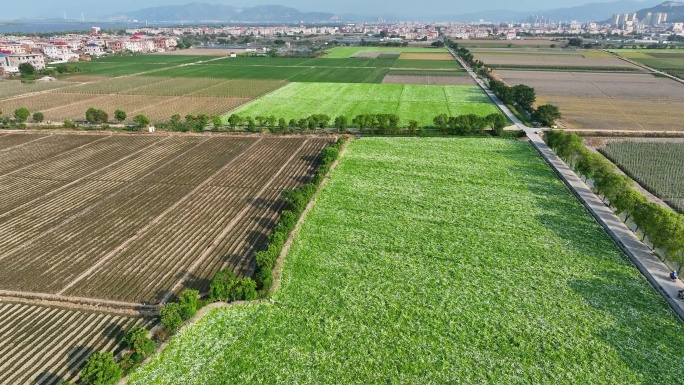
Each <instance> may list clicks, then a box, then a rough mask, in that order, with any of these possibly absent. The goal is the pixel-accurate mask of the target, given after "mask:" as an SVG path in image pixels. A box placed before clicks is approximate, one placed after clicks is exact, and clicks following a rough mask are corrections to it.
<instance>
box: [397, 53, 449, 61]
mask: <svg viewBox="0 0 684 385" xmlns="http://www.w3.org/2000/svg"><path fill="white" fill-rule="evenodd" d="M453 59H454V58H453V56H451V54H450V53H411V52H403V53H402V54H401V55H400V56H399V60H453Z"/></svg>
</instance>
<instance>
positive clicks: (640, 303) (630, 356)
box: [568, 271, 684, 384]
mask: <svg viewBox="0 0 684 385" xmlns="http://www.w3.org/2000/svg"><path fill="white" fill-rule="evenodd" d="M645 285H646V284H645V283H644V282H643V280H642V279H639V277H633V276H628V275H626V274H623V273H620V272H615V271H612V272H611V271H604V272H603V273H602V275H601V277H600V278H593V279H578V280H572V281H569V282H568V287H569V288H570V289H571V290H573V291H574V292H575V293H577V294H579V295H580V296H581V297H582V298H583V299H584V301H585V303H586V304H587V305H589V306H590V307H592V308H593V309H594V310H596V311H598V312H600V313H601V315H602V316H601V319H604V320H606V321H607V322H606V323H605V324H609V325H610V326H608V327H603V328H595V329H594V330H593V335H594V337H596V338H598V339H600V340H601V341H603V342H604V343H605V344H607V345H609V346H610V347H611V348H612V349H613V350H614V351H615V352H616V353H617V354H618V355H619V357H620V359H621V360H622V361H623V362H624V364H625V367H627V368H629V369H631V370H632V371H633V372H636V373H638V375H639V376H640V378H641V383H646V384H656V383H661V384H666V383H680V381H681V373H682V372H681V370H682V367H683V364H682V363H681V347H682V346H684V334H682V333H681V329H680V328H681V322H680V320H679V319H678V318H677V316H676V315H675V313H674V312H673V311H672V310H671V309H670V308H669V306H668V305H667V304H666V303H665V301H664V300H663V299H662V298H660V296H659V295H658V294H657V293H655V292H654V291H653V290H652V288H650V287H645ZM656 352H657V356H658V358H657V359H654V353H656ZM668 358H670V359H671V360H668ZM587 367H591V365H589V363H588V364H587Z"/></svg>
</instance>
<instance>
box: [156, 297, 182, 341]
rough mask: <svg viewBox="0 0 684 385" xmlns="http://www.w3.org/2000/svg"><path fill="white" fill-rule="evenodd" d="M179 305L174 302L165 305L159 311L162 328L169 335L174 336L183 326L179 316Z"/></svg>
mask: <svg viewBox="0 0 684 385" xmlns="http://www.w3.org/2000/svg"><path fill="white" fill-rule="evenodd" d="M180 311H181V310H180V305H179V304H177V303H175V302H170V303H167V304H166V306H164V307H163V308H162V309H161V310H160V311H159V315H160V317H161V323H162V326H164V328H165V329H166V330H167V331H168V332H169V333H170V334H174V333H176V332H177V331H178V329H179V328H180V327H181V325H183V318H182V317H181V315H180Z"/></svg>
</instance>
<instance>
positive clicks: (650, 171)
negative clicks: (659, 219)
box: [601, 140, 684, 213]
mask: <svg viewBox="0 0 684 385" xmlns="http://www.w3.org/2000/svg"><path fill="white" fill-rule="evenodd" d="M601 152H602V153H603V154H604V155H606V156H607V157H608V158H609V159H610V160H611V161H612V162H613V163H615V164H616V165H617V166H618V167H620V169H622V170H623V171H624V172H625V173H626V174H627V175H629V176H631V177H632V178H634V180H636V181H637V182H639V184H641V186H643V187H644V188H646V189H647V190H649V191H651V192H652V193H653V194H655V195H657V196H658V197H659V198H660V199H662V200H663V201H665V202H667V203H668V204H669V205H671V206H672V207H673V208H675V209H676V210H678V211H679V212H680V213H684V157H682V154H684V143H682V142H674V143H672V142H655V141H654V142H651V141H627V140H626V141H610V142H608V144H607V145H606V146H605V147H604V148H602V149H601Z"/></svg>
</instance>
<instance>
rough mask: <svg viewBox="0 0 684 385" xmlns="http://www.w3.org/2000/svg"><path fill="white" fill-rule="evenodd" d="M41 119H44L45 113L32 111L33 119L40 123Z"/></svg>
mask: <svg viewBox="0 0 684 385" xmlns="http://www.w3.org/2000/svg"><path fill="white" fill-rule="evenodd" d="M43 120H45V115H43V113H42V112H34V113H33V121H34V122H36V123H42V122H43Z"/></svg>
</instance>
